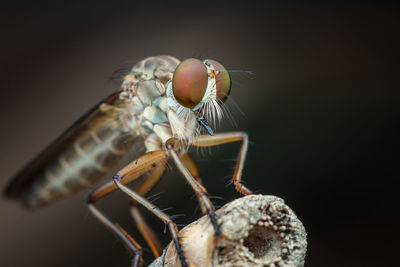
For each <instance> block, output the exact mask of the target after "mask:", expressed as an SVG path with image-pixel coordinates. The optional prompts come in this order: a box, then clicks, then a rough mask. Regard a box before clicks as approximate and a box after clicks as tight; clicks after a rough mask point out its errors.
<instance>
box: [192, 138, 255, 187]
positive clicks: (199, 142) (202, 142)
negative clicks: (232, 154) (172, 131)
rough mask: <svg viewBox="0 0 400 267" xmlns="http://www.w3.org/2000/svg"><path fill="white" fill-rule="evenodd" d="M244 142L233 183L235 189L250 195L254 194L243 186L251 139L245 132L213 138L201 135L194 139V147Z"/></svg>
mask: <svg viewBox="0 0 400 267" xmlns="http://www.w3.org/2000/svg"><path fill="white" fill-rule="evenodd" d="M237 141H242V147H241V148H240V152H239V155H238V159H237V163H236V168H235V172H234V173H233V177H232V182H233V184H234V186H235V189H236V190H237V191H239V192H240V193H241V194H243V195H249V194H251V193H252V192H251V191H250V189H248V188H247V187H246V186H244V185H243V184H242V182H241V181H242V172H243V166H244V161H245V159H246V154H247V147H248V145H249V139H248V136H247V133H245V132H231V133H220V134H215V135H213V136H210V135H201V136H197V137H195V138H194V139H193V142H192V145H193V146H197V147H210V146H218V145H222V144H226V143H232V142H237Z"/></svg>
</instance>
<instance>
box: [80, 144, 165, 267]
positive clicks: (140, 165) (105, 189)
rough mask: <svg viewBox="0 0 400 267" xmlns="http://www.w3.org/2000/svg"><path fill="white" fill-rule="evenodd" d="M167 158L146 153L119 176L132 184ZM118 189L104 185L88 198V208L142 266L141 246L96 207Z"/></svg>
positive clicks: (113, 184) (111, 182)
mask: <svg viewBox="0 0 400 267" xmlns="http://www.w3.org/2000/svg"><path fill="white" fill-rule="evenodd" d="M166 157H167V154H166V153H165V151H154V152H149V153H146V154H144V155H143V156H141V157H139V158H137V159H136V160H134V161H132V162H131V163H129V164H128V165H126V166H125V167H124V168H122V169H121V170H120V171H119V172H118V175H124V176H125V178H126V179H124V183H129V182H132V181H133V180H135V179H137V178H138V177H140V176H141V175H143V174H144V173H146V172H148V171H150V170H151V169H154V168H155V167H156V166H157V165H156V163H158V162H160V161H162V160H164V159H166ZM116 189H118V187H117V186H116V185H115V183H114V182H113V181H110V182H108V183H105V184H104V185H102V186H100V187H99V188H97V189H96V190H95V191H93V192H92V193H91V194H89V196H88V199H87V203H88V208H89V210H90V211H91V212H92V213H93V215H94V216H95V217H96V218H97V219H98V220H99V221H100V222H102V223H103V224H104V225H105V226H107V227H108V228H109V229H110V230H111V231H112V232H114V233H115V234H116V235H118V236H119V237H120V238H121V239H122V241H123V242H124V244H125V245H126V246H127V247H128V249H129V250H130V251H132V252H133V253H134V255H135V256H134V258H133V260H132V265H133V266H135V267H136V266H139V265H141V258H142V257H141V255H142V251H141V247H140V245H139V244H138V243H137V242H136V241H135V240H134V239H133V238H132V237H131V236H130V235H129V234H128V233H127V232H126V231H125V230H124V229H123V228H122V227H121V226H119V225H118V224H115V223H112V222H111V221H110V219H108V218H107V217H106V216H105V215H104V214H103V213H102V212H101V211H100V210H99V209H97V208H96V207H95V205H94V203H95V202H96V201H97V200H99V199H100V198H102V197H104V196H106V195H108V194H109V193H111V192H112V191H115V190H116Z"/></svg>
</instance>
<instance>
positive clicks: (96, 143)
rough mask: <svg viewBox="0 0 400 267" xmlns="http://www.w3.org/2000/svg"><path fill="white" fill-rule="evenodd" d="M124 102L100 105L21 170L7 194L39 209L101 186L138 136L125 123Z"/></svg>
mask: <svg viewBox="0 0 400 267" xmlns="http://www.w3.org/2000/svg"><path fill="white" fill-rule="evenodd" d="M121 102H122V101H121V100H118V99H117V98H116V97H115V95H114V96H111V97H110V98H109V99H108V100H107V104H106V105H107V108H106V109H101V108H100V107H101V106H100V105H98V106H96V107H95V108H94V109H93V110H92V111H90V112H89V113H88V114H87V115H86V116H84V117H83V118H82V119H81V120H79V121H78V122H77V123H76V124H75V125H74V126H72V127H71V128H70V129H69V130H67V132H66V133H64V134H63V135H62V136H61V137H60V138H59V139H57V140H56V141H55V142H54V143H53V144H51V145H50V146H49V147H48V148H47V149H46V150H44V151H43V152H42V153H41V154H40V155H39V157H37V158H36V159H35V160H34V161H32V162H31V163H30V164H29V165H28V166H27V167H26V168H25V169H24V170H23V171H21V173H19V174H18V175H17V177H16V179H15V180H14V181H13V183H11V184H10V186H9V188H8V189H7V191H6V193H7V195H8V196H10V197H22V199H23V202H24V204H25V205H26V206H28V207H38V206H42V205H45V204H47V203H50V202H53V201H54V200H56V199H59V198H62V197H65V196H68V195H71V194H73V193H76V192H78V191H80V190H82V189H84V188H87V187H88V186H90V185H93V184H95V183H98V182H99V180H100V179H101V178H102V177H104V175H105V174H108V173H109V172H110V171H111V170H113V169H115V167H116V166H117V164H118V163H119V162H120V161H121V158H122V157H123V156H124V155H126V154H127V152H128V151H129V149H130V148H131V147H132V146H133V143H134V142H135V139H136V137H137V135H136V133H135V132H134V131H132V129H131V128H129V127H128V126H127V124H126V123H124V121H126V120H127V119H128V118H127V117H126V114H124V113H123V112H121V110H122V109H123V108H124V106H123V103H121ZM115 106H117V107H115Z"/></svg>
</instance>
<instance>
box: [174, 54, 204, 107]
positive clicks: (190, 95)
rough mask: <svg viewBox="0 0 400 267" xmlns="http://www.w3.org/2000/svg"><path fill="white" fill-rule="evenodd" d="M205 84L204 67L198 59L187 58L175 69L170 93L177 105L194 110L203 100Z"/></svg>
mask: <svg viewBox="0 0 400 267" xmlns="http://www.w3.org/2000/svg"><path fill="white" fill-rule="evenodd" d="M207 83H208V74H207V68H206V66H204V64H203V62H201V61H200V60H198V59H195V58H189V59H186V60H184V61H182V62H181V64H179V65H178V67H176V70H175V72H174V76H173V78H172V91H173V93H174V96H175V99H176V100H177V101H178V102H179V104H181V105H182V106H184V107H187V108H194V107H195V106H196V105H197V104H199V103H200V101H201V100H202V99H203V96H204V94H205V92H206V89H207Z"/></svg>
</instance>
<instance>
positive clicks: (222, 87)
mask: <svg viewBox="0 0 400 267" xmlns="http://www.w3.org/2000/svg"><path fill="white" fill-rule="evenodd" d="M208 61H209V62H210V63H211V64H212V65H213V66H214V69H215V70H216V71H218V72H219V73H218V74H217V76H215V80H216V87H217V97H218V99H219V100H221V101H223V102H224V101H225V100H226V99H227V97H228V95H229V93H230V92H231V86H232V83H231V76H229V73H228V72H227V71H226V69H225V67H224V66H222V64H221V63H219V62H218V61H215V60H212V59H209V60H208Z"/></svg>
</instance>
